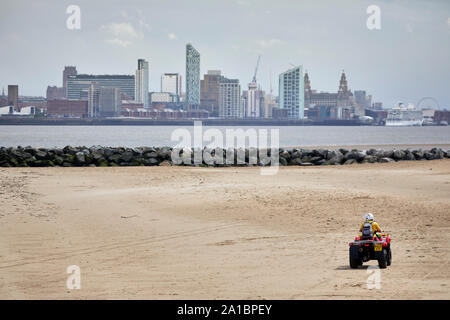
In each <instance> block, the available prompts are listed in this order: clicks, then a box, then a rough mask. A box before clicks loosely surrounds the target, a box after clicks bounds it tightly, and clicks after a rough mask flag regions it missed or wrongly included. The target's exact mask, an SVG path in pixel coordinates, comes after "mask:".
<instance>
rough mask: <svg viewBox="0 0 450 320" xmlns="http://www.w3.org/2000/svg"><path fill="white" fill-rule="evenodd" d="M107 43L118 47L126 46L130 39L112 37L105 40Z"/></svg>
mask: <svg viewBox="0 0 450 320" xmlns="http://www.w3.org/2000/svg"><path fill="white" fill-rule="evenodd" d="M106 42H107V43H109V44H112V45H116V46H119V47H123V48H126V47H128V46H129V45H130V44H132V42H131V41H126V40H121V39H119V38H114V39H108V40H106Z"/></svg>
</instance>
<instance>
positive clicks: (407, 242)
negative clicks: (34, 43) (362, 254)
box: [0, 160, 450, 299]
mask: <svg viewBox="0 0 450 320" xmlns="http://www.w3.org/2000/svg"><path fill="white" fill-rule="evenodd" d="M365 212H372V213H374V215H375V217H376V220H377V221H378V222H379V224H380V225H381V227H382V228H383V229H385V230H387V231H388V232H390V233H391V235H392V239H393V240H392V251H393V262H392V265H391V266H390V267H388V268H387V269H383V270H381V279H380V287H381V288H380V289H372V290H369V289H368V288H367V279H368V277H369V274H368V269H367V266H368V265H372V266H375V265H377V263H376V261H371V262H369V263H365V265H364V266H363V267H362V268H359V269H356V270H354V269H350V268H349V266H348V242H349V241H351V240H353V238H354V236H355V235H356V234H357V229H358V228H359V225H360V223H361V221H362V216H363V214H364V213H365ZM449 212H450V160H434V161H411V162H398V163H386V164H361V165H351V166H329V167H284V168H280V171H279V172H278V174H277V175H275V176H262V175H260V171H259V168H217V169H212V168H189V167H128V168H7V169H5V168H4V169H0V240H1V241H0V298H1V299H19V298H20V299H86V298H88V299H119V298H124V299H432V298H433V299H434V298H437V299H449V298H450V265H449V259H450V248H449V246H450V241H449V240H450V216H449ZM69 265H77V266H79V267H80V270H81V289H79V290H77V289H67V288H66V279H67V277H68V276H69V275H68V274H67V273H66V269H67V267H68V266H69Z"/></svg>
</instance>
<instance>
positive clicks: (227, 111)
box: [219, 77, 244, 118]
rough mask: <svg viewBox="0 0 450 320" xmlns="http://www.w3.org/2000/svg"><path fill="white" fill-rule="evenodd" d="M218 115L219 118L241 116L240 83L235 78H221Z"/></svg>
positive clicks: (242, 114)
mask: <svg viewBox="0 0 450 320" xmlns="http://www.w3.org/2000/svg"><path fill="white" fill-rule="evenodd" d="M219 116H220V117H221V118H243V117H244V108H243V106H242V103H241V85H240V84H239V80H237V79H227V78H225V77H224V78H222V79H221V81H220V84H219Z"/></svg>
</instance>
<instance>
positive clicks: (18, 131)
mask: <svg viewBox="0 0 450 320" xmlns="http://www.w3.org/2000/svg"><path fill="white" fill-rule="evenodd" d="M179 128H184V129H187V130H189V131H190V132H191V133H192V132H193V130H192V127H187V126H0V146H18V145H21V146H28V145H29V146H33V147H63V146H66V145H72V146H82V145H84V146H92V145H102V146H128V147H136V146H174V145H175V144H176V141H171V134H172V132H173V131H174V130H175V129H179ZM211 128H216V129H219V130H221V131H222V132H225V130H226V129H227V128H231V129H236V128H237V127H212V126H204V127H203V131H206V130H208V129H211ZM249 128H250V127H243V129H244V130H247V129H249ZM252 128H254V129H279V135H280V146H320V145H323V146H334V145H335V146H338V145H386V144H450V126H447V127H400V128H395V127H371V126H367V127H365V126H364V127H332V126H303V127H252Z"/></svg>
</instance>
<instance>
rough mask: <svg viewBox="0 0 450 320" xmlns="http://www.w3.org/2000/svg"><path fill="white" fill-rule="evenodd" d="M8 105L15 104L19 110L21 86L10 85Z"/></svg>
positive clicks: (16, 109) (15, 107) (15, 108)
mask: <svg viewBox="0 0 450 320" xmlns="http://www.w3.org/2000/svg"><path fill="white" fill-rule="evenodd" d="M8 105H10V106H14V110H15V111H19V86H18V85H8Z"/></svg>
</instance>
